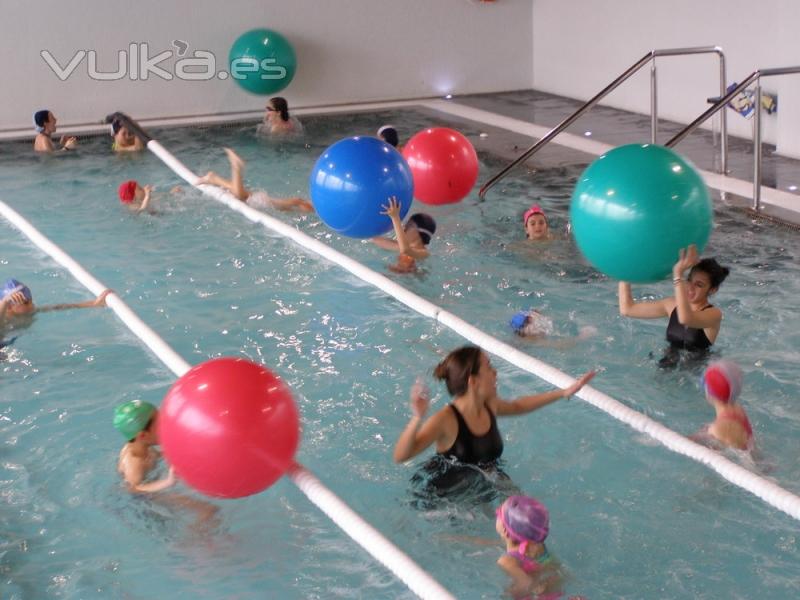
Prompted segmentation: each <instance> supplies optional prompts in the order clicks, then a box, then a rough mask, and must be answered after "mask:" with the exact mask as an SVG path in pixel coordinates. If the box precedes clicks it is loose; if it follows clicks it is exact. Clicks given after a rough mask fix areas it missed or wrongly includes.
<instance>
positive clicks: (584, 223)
mask: <svg viewBox="0 0 800 600" xmlns="http://www.w3.org/2000/svg"><path fill="white" fill-rule="evenodd" d="M570 219H571V221H572V232H573V234H574V236H575V241H576V243H577V244H578V248H580V250H581V252H582V253H583V255H584V256H585V257H586V259H587V260H588V261H589V262H590V263H591V264H592V265H594V267H595V268H597V269H598V270H600V271H602V272H603V273H605V274H606V275H608V276H609V277H613V278H615V279H620V280H622V281H630V282H639V283H644V282H650V281H658V280H659V279H663V278H664V277H665V276H666V275H668V274H669V273H670V271H671V269H672V265H674V264H675V262H676V261H677V260H678V255H679V252H680V249H681V248H685V247H686V246H688V245H689V244H695V245H696V246H697V249H698V251H702V249H703V248H704V247H705V245H706V242H707V241H708V238H709V236H710V235H711V227H712V219H713V212H712V206H711V200H710V198H709V195H708V189H707V188H706V185H705V183H704V182H703V179H702V177H701V176H700V174H699V173H698V172H697V170H696V169H695V168H694V166H692V164H691V163H690V162H689V161H688V160H686V159H685V158H683V157H682V156H680V155H679V154H678V153H676V152H674V151H672V150H670V149H669V148H664V147H663V146H656V145H653V144H630V145H627V146H620V147H619V148H614V149H613V150H611V151H610V152H607V153H606V154H604V155H602V156H601V157H599V158H598V159H596V160H595V161H594V162H593V163H592V164H590V165H589V166H588V167H587V168H586V170H585V171H584V172H583V174H582V175H581V176H580V178H579V179H578V183H577V185H576V186H575V191H574V192H573V193H572V204H571V206H570Z"/></svg>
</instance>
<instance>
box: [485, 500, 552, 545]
mask: <svg viewBox="0 0 800 600" xmlns="http://www.w3.org/2000/svg"><path fill="white" fill-rule="evenodd" d="M498 513H499V516H500V520H501V522H502V523H503V527H505V528H506V531H507V532H508V536H509V537H510V538H511V539H512V540H514V541H516V542H537V543H541V542H543V541H545V540H546V539H547V534H548V533H549V532H550V515H549V514H548V512H547V508H546V507H545V505H544V504H542V503H541V502H539V501H538V500H537V499H536V498H531V497H530V496H511V497H510V498H508V500H506V501H505V502H503V505H502V506H501V507H500V510H499V511H498Z"/></svg>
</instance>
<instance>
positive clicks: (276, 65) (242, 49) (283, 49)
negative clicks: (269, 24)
mask: <svg viewBox="0 0 800 600" xmlns="http://www.w3.org/2000/svg"><path fill="white" fill-rule="evenodd" d="M228 63H229V67H230V74H231V79H233V80H234V81H236V83H238V84H239V85H240V86H242V87H243V88H244V89H245V90H247V91H248V92H251V93H253V94H259V95H268V94H274V93H275V92H279V91H281V90H282V89H283V88H285V87H286V86H287V85H289V82H291V81H292V78H293V77H294V72H295V70H296V69H297V58H296V57H295V54H294V49H293V48H292V45H291V44H290V43H289V42H288V40H287V39H286V38H285V37H283V36H282V35H281V34H280V33H278V32H276V31H272V30H271V29H253V30H251V31H248V32H247V33H243V34H242V35H240V36H239V37H238V39H237V40H236V41H235V42H234V43H233V46H231V51H230V54H229V55H228Z"/></svg>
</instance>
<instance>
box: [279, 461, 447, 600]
mask: <svg viewBox="0 0 800 600" xmlns="http://www.w3.org/2000/svg"><path fill="white" fill-rule="evenodd" d="M288 475H289V477H291V478H292V481H294V483H295V485H297V487H298V488H300V490H301V491H302V492H303V493H304V494H305V495H306V497H308V499H309V500H311V501H312V502H313V503H314V504H316V505H317V507H318V508H319V509H320V510H321V511H322V512H324V513H325V514H326V515H328V517H329V518H330V519H331V520H332V521H333V522H334V523H336V524H337V525H338V526H339V527H340V528H341V529H342V530H343V531H344V532H345V533H347V535H349V536H350V537H351V538H353V539H354V540H361V541H360V542H359V543H360V544H361V546H363V547H364V548H365V549H366V550H367V551H368V552H369V553H370V554H372V556H383V557H390V560H387V561H386V563H384V564H386V565H387V566H389V565H388V563H391V564H393V565H395V566H396V567H395V568H392V571H393V572H394V574H395V575H397V577H398V578H399V579H400V580H401V581H402V582H403V583H405V584H406V585H407V586H408V588H409V589H410V590H411V591H412V592H414V593H415V594H416V595H417V596H419V597H420V598H452V597H453V596H451V595H450V593H449V592H448V591H447V590H445V589H444V588H443V587H441V586H440V585H439V584H438V583H436V582H435V581H432V582H429V581H425V580H424V579H422V578H420V573H419V572H418V571H419V567H418V566H417V565H416V564H415V563H414V562H412V561H411V559H409V558H408V557H407V556H406V555H405V554H403V553H402V552H400V551H399V550H398V549H397V548H396V547H395V546H394V545H393V544H392V543H391V542H390V541H389V540H387V539H386V538H385V537H383V535H381V534H380V532H379V531H378V530H376V529H375V528H374V527H372V526H371V525H369V524H368V523H366V522H364V521H363V520H362V519H361V518H359V516H358V515H357V514H356V513H354V512H353V510H352V509H351V508H350V507H349V506H347V505H346V504H345V503H344V502H342V501H341V500H340V499H339V498H337V497H336V495H335V494H334V493H333V492H331V491H330V490H329V489H327V488H326V487H325V486H324V485H322V483H321V482H320V481H319V479H317V478H316V477H315V476H314V475H313V474H312V473H310V472H309V471H308V470H306V469H305V468H304V467H303V466H302V465H298V464H295V465H293V466H292V467H290V468H289V473H288ZM390 568H391V567H390ZM422 574H424V571H423V572H422ZM421 584H424V585H421Z"/></svg>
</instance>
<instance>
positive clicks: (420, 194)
mask: <svg viewBox="0 0 800 600" xmlns="http://www.w3.org/2000/svg"><path fill="white" fill-rule="evenodd" d="M403 157H404V158H405V159H406V162H408V166H409V167H411V173H412V174H413V176H414V197H415V198H417V199H418V200H419V201H420V202H424V203H425V204H451V203H453V202H460V201H461V200H463V199H464V197H465V196H466V195H467V194H469V193H470V191H471V190H472V186H474V185H475V181H476V180H477V179H478V155H477V154H476V153H475V148H473V147H472V144H471V143H470V141H469V140H468V139H467V138H465V137H464V136H463V135H461V134H460V133H459V132H458V131H456V130H454V129H448V128H447V127H433V128H431V129H426V130H425V131H420V132H419V133H418V134H416V135H415V136H414V137H412V138H411V139H410V140H409V141H408V143H407V144H406V145H405V148H403Z"/></svg>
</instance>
